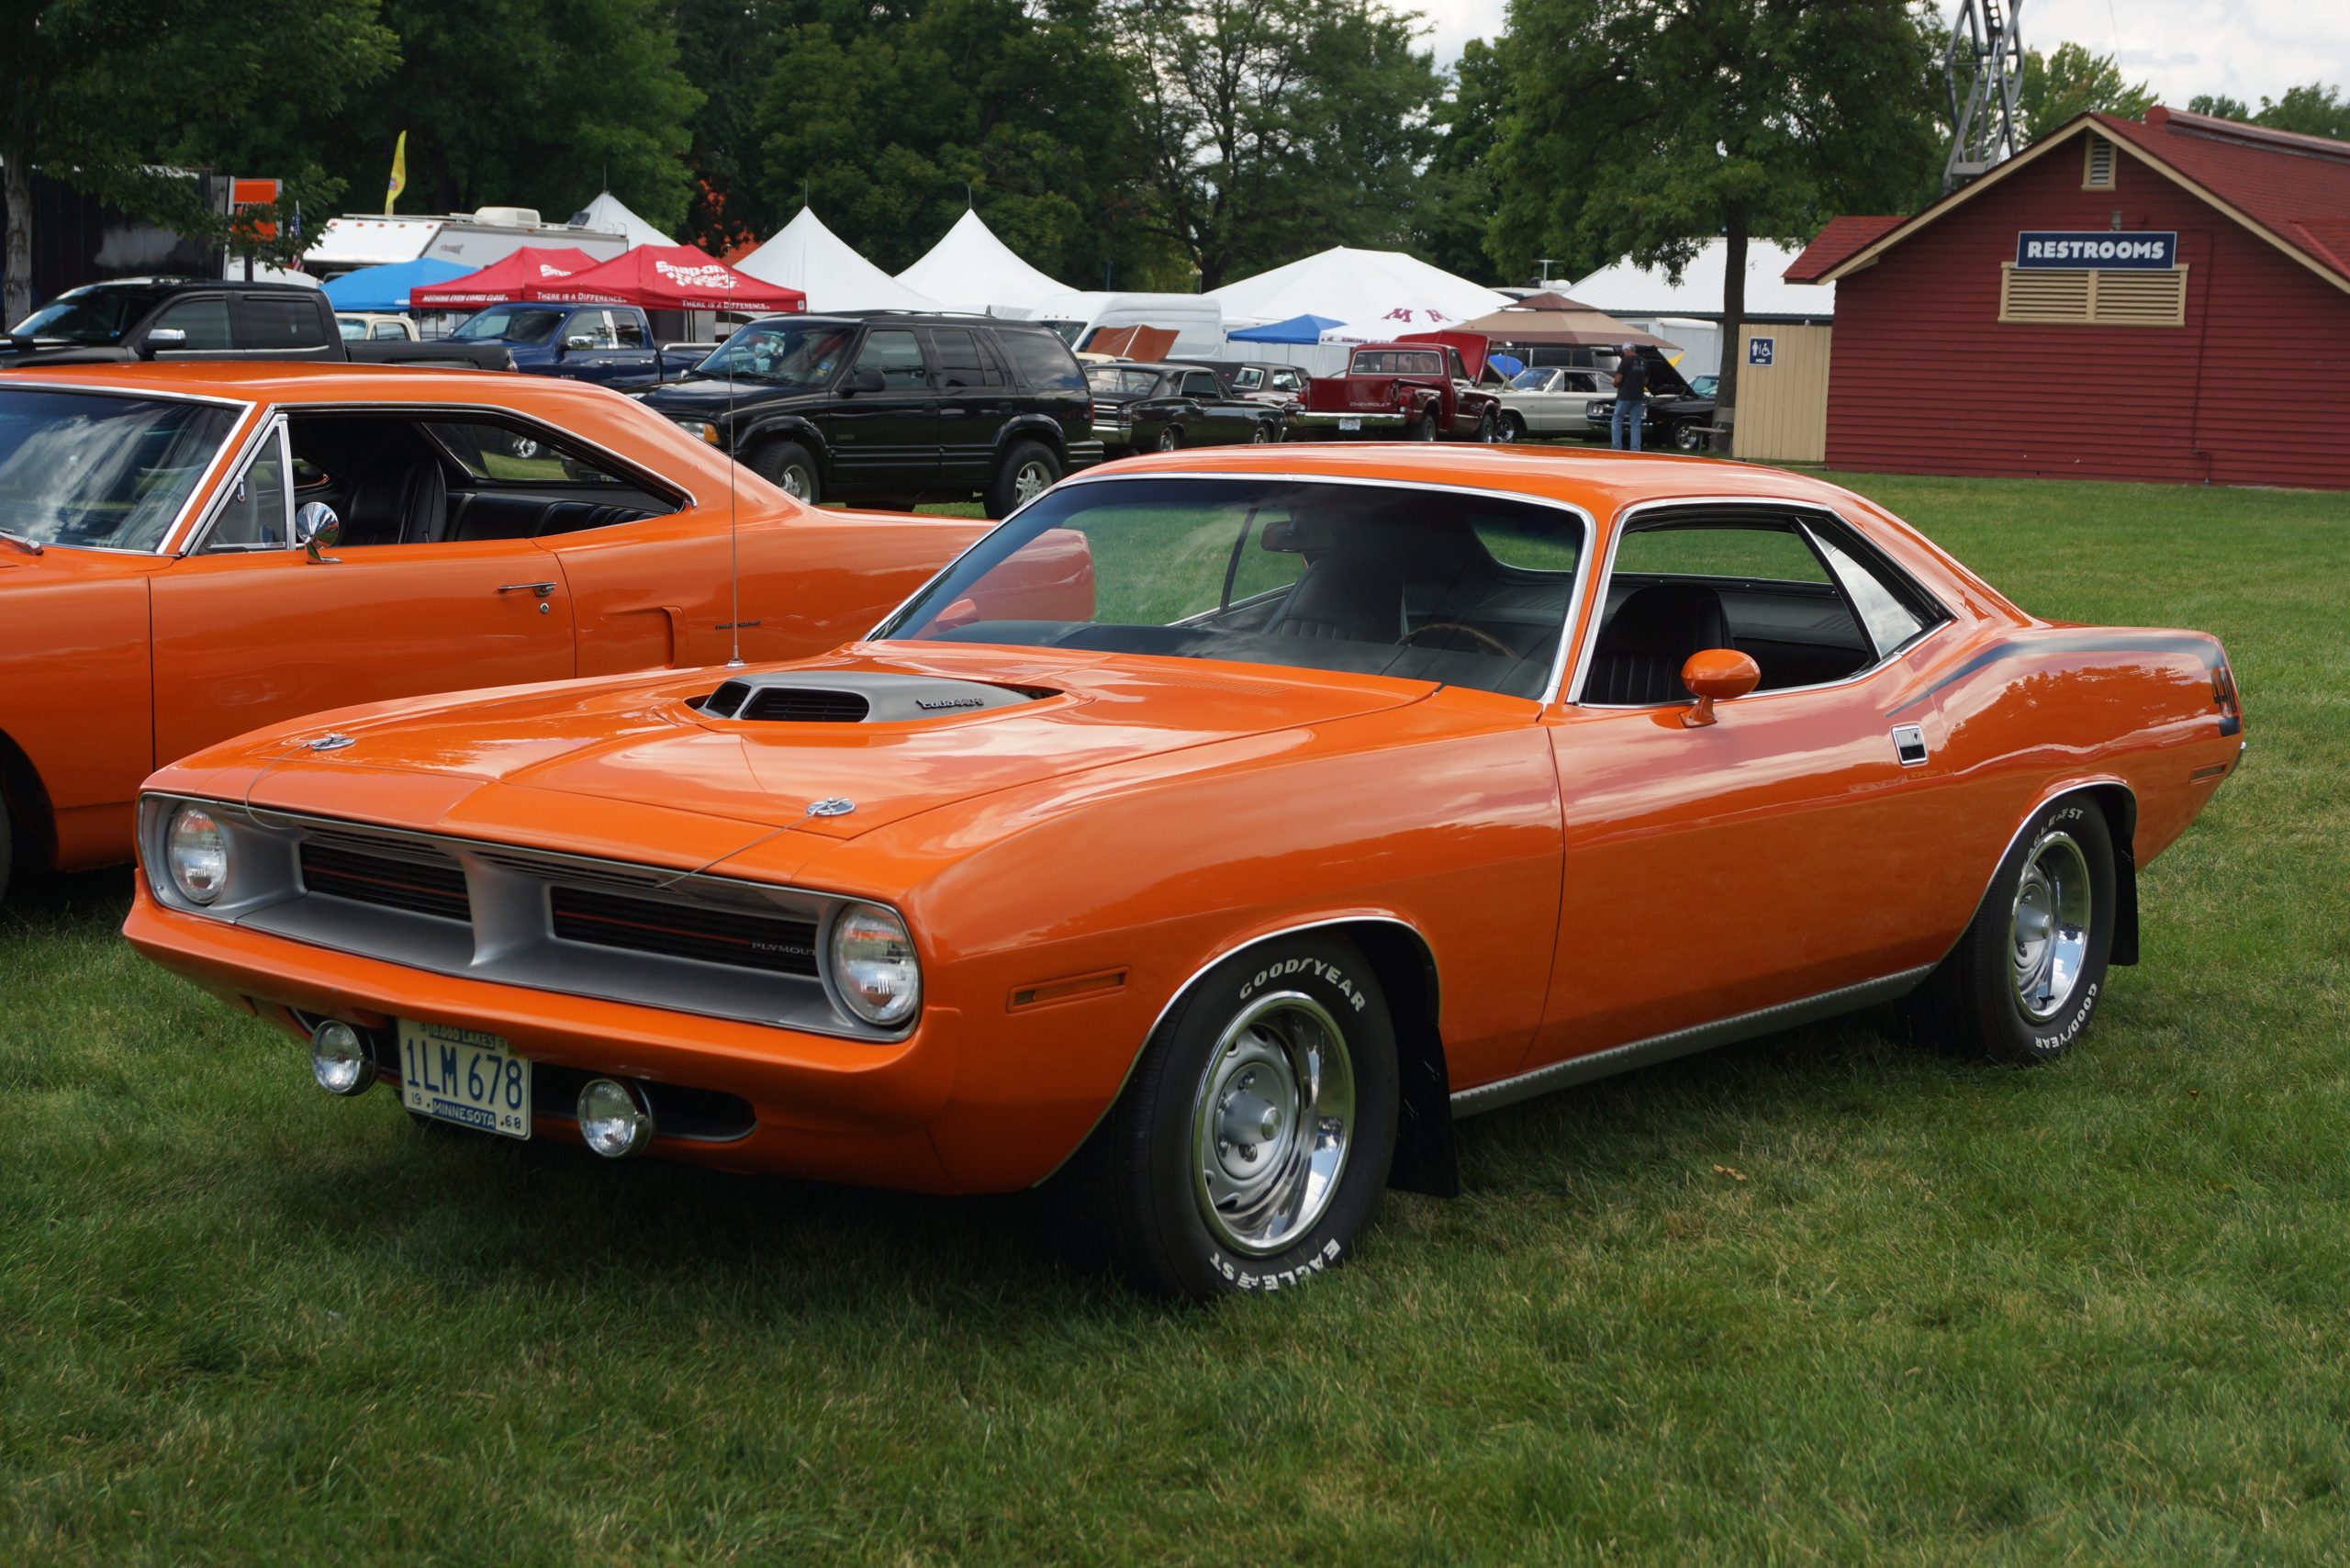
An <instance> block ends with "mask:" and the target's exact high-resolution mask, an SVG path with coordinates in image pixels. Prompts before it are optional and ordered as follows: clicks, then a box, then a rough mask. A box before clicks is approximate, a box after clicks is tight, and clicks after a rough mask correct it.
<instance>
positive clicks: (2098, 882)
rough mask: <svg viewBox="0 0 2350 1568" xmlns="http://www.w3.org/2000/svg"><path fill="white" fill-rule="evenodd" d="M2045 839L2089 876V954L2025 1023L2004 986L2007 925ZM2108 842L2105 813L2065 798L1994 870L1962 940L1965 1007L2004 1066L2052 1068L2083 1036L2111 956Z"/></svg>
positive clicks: (2045, 811) (2035, 821) (2008, 984)
mask: <svg viewBox="0 0 2350 1568" xmlns="http://www.w3.org/2000/svg"><path fill="white" fill-rule="evenodd" d="M2052 832H2063V833H2066V834H2070V835H2071V836H2072V838H2073V841H2074V842H2075V843H2076V844H2078V845H2079V846H2080V847H2081V855H2082V858H2083V859H2084V860H2086V861H2087V864H2088V868H2089V887H2090V899H2089V948H2088V953H2087V957H2086V958H2084V959H2083V961H2082V964H2081V973H2080V978H2079V979H2078V980H2076V981H2075V982H2074V985H2073V992H2072V995H2070V996H2069V997H2067V998H2066V999H2065V1005H2064V1006H2063V1007H2062V1008H2059V1009H2058V1010H2057V1012H2056V1014H2055V1015H2054V1016H2053V1017H2050V1018H2045V1019H2033V1018H2031V1017H2030V1016H2029V1015H2027V1014H2025V1012H2024V1011H2023V1005H2022V1002H2020V1000H2019V999H2018V998H2017V996H2016V993H2015V984H2014V981H2013V979H2012V972H2013V965H2012V957H2011V953H2012V950H2011V948H2010V946H2009V935H2008V924H2009V917H2010V914H2011V913H2012V911H2013V909H2014V907H2015V899H2016V890H2017V886H2018V883H2019V882H2020V879H2021V878H2022V876H2023V868H2024V866H2025V864H2026V863H2027V862H2028V861H2029V860H2030V859H2031V853H2032V850H2033V849H2034V848H2035V847H2036V846H2038V845H2039V844H2040V842H2041V840H2042V838H2043V837H2045V836H2046V835H2047V834H2050V833H2052ZM2114 907H2115V895H2114V867H2113V835H2112V832H2111V829H2110V828H2109V825H2108V824H2107V823H2106V820H2105V812H2104V811H2103V810H2102V809H2101V808H2100V807H2099V806H2098V803H2097V802H2096V801H2093V800H2091V799H2089V798H2088V797H2087V796H2086V795H2068V796H2065V798H2063V799H2061V800H2057V801H2051V802H2050V803H2049V804H2048V805H2046V806H2044V807H2042V809H2041V810H2040V812H2038V814H2036V815H2035V816H2034V817H2033V818H2032V820H2031V823H2030V825H2028V826H2027V827H2025V829H2024V831H2023V832H2022V833H2021V834H2019V835H2018V836H2017V838H2016V843H2015V847H2014V848H2012V849H2010V850H2009V852H2008V857H2007V858H2006V859H2005V860H2003V861H2001V862H2000V863H1999V875H1998V878H1997V880H1996V881H1994V882H1993V884H1992V888H1991V892H1990V896H1988V897H1987V898H1986V899H1985V900H1984V901H1983V907H1982V909H1981V910H1979V911H1978V912H1977V913H1976V914H1975V927H1974V929H1973V930H1971V931H1969V932H1968V934H1967V937H1966V940H1967V943H1968V946H1969V948H1970V952H1969V954H1968V958H1969V962H1968V964H1967V972H1966V976H1965V981H1966V991H1967V993H1968V994H1967V996H1966V1002H1967V1003H1968V1005H1969V1009H1970V1011H1972V1012H1974V1013H1975V1017H1976V1020H1977V1023H1978V1025H1979V1028H1980V1033H1981V1035H1982V1036H1983V1045H1984V1048H1985V1049H1986V1051H1987V1052H1988V1053H1989V1054H1990V1055H1991V1056H1993V1057H1995V1058H1999V1059H2001V1060H2004V1061H2016V1062H2042V1061H2053V1060H2054V1059H2055V1058H2058V1057H2060V1056H2062V1055H2064V1054H2065V1051H2066V1050H2068V1049H2070V1048H2071V1047H2072V1046H2073V1045H2074V1044H2075V1042H2076V1041H2077V1040H2079V1039H2080V1038H2081V1036H2083V1035H2085V1034H2087V1031H2088V1027H2089V1024H2090V1022H2091V1020H2093V1019H2094V1018H2095V1017H2096V1015H2097V1010H2098V1004H2099V1003H2101V1002H2103V1001H2104V999H2105V980H2106V969H2107V963H2108V960H2109V958H2110V956H2111V954H2112V951H2113V925H2114Z"/></svg>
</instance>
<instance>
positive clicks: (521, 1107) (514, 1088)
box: [400, 1018, 531, 1138]
mask: <svg viewBox="0 0 2350 1568" xmlns="http://www.w3.org/2000/svg"><path fill="white" fill-rule="evenodd" d="M400 1101H401V1103H403V1104H405V1105H407V1106H408V1109H409V1110H411V1111H414V1112H415V1113H416V1114H419V1115H420V1116H431V1117H432V1118H433V1119H434V1120H435V1121H442V1122H454V1123H456V1124H457V1125H458V1126H461V1127H477V1128H479V1129H480V1130H481V1131H483V1132H486V1133H497V1134H498V1135H500V1136H501V1137H520V1138H527V1137H530V1136H531V1063H530V1058H527V1057H518V1056H516V1055H515V1054H514V1052H513V1050H512V1048H511V1047H509V1046H508V1045H507V1044H506V1042H505V1041H504V1040H501V1039H499V1038H498V1036H495V1035H485V1034H482V1033H481V1032H480V1031H478V1030H476V1029H452V1028H450V1027H448V1026H447V1025H442V1024H420V1023H418V1022H417V1021H416V1020H414V1019H412V1018H403V1019H401V1020H400Z"/></svg>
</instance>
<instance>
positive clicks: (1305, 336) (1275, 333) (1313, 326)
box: [1225, 316, 1346, 343]
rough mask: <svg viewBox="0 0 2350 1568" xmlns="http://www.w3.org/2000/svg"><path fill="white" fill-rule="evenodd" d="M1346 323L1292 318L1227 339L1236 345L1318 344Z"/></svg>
mask: <svg viewBox="0 0 2350 1568" xmlns="http://www.w3.org/2000/svg"><path fill="white" fill-rule="evenodd" d="M1345 325H1346V323H1345V322H1343V321H1340V320H1338V319H1337V318H1335V317H1330V316H1292V317H1291V318H1290V319H1288V320H1286V321H1275V322H1273V323H1272V324H1271V325H1270V326H1265V327H1244V328H1242V329H1241V330H1239V331H1237V332H1226V333H1225V337H1227V338H1229V339H1231V340H1232V341H1233V342H1236V343H1318V342H1321V341H1322V334H1323V333H1324V332H1326V331H1328V330H1330V329H1331V328H1333V327H1343V326H1345Z"/></svg>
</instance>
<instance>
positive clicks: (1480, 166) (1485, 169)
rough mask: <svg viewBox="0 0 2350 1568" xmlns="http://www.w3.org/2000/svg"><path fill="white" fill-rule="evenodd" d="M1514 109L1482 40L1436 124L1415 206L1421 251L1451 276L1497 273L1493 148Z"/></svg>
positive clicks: (1495, 59)
mask: <svg viewBox="0 0 2350 1568" xmlns="http://www.w3.org/2000/svg"><path fill="white" fill-rule="evenodd" d="M1508 107H1509V75H1508V73H1507V72H1505V70H1504V69H1503V67H1502V59H1501V55H1500V54H1499V53H1498V52H1497V51H1496V50H1494V46H1493V45H1491V44H1489V43H1487V42H1486V41H1485V40H1484V39H1470V40H1469V41H1468V42H1467V43H1466V44H1464V45H1463V46H1462V47H1461V50H1460V61H1459V62H1458V63H1456V64H1455V65H1454V66H1453V71H1452V91H1451V92H1450V93H1449V94H1448V95H1446V97H1445V99H1444V101H1443V102H1442V103H1440V104H1438V106H1437V108H1436V112H1435V115H1434V117H1433V118H1434V120H1435V123H1436V127H1437V129H1438V130H1439V131H1441V132H1442V137H1441V139H1440V140H1438V142H1437V147H1436V151H1435V153H1434V154H1433V155H1431V156H1430V157H1429V159H1428V163H1427V171H1426V173H1425V174H1424V175H1423V177H1422V181H1421V185H1420V196H1419V199H1418V200H1417V202H1416V203H1415V204H1414V207H1413V226H1414V229H1415V230H1416V233H1415V239H1416V241H1417V243H1416V245H1415V247H1414V248H1415V249H1416V250H1420V251H1423V252H1426V253H1427V259H1428V260H1430V261H1432V262H1434V263H1436V264H1437V265H1438V266H1440V267H1442V268H1443V269H1444V270H1445V271H1447V272H1449V273H1458V274H1460V275H1461V276H1463V277H1478V276H1482V275H1483V274H1485V273H1487V272H1488V271H1489V270H1490V269H1491V268H1492V266H1493V262H1492V259H1491V258H1490V257H1488V256H1487V255H1486V254H1485V228H1486V225H1487V224H1488V223H1490V222H1491V221H1492V219H1493V213H1494V174H1493V155H1494V146H1495V145H1496V144H1497V143H1498V142H1499V141H1500V140H1501V126H1502V116H1503V114H1504V113H1505V112H1506V111H1507V109H1508Z"/></svg>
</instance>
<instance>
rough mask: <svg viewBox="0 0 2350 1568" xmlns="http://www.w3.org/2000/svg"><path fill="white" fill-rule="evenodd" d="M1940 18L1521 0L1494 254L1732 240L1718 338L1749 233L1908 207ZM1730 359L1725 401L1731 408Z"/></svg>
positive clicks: (1501, 149) (1651, 248) (1931, 155)
mask: <svg viewBox="0 0 2350 1568" xmlns="http://www.w3.org/2000/svg"><path fill="white" fill-rule="evenodd" d="M1940 33H1941V29H1940V27H1939V24H1938V23H1937V21H1936V19H1935V17H1934V15H1933V13H1932V9H1931V7H1930V6H1924V5H1920V4H1916V3H1912V0H1662V3H1659V0H1516V5H1515V6H1514V8H1513V10H1512V12H1511V26H1510V30H1509V31H1508V32H1507V33H1506V34H1505V35H1504V37H1503V39H1502V54H1503V59H1504V62H1505V64H1506V66H1507V68H1508V70H1509V73H1510V78H1511V84H1512V102H1513V106H1512V108H1511V110H1510V112H1509V114H1508V115H1507V116H1506V117H1505V120H1504V123H1503V128H1502V134H1501V142H1500V145H1499V146H1498V147H1497V148H1496V149H1495V151H1494V184H1495V185H1496V187H1497V188H1498V189H1499V190H1500V192H1501V200H1500V203H1499V206H1498V208H1497V210H1496V212H1495V215H1494V226H1493V230H1492V233H1491V237H1490V240H1489V249H1490V250H1491V252H1492V253H1493V255H1494V259H1495V260H1496V261H1498V262H1500V263H1503V266H1504V269H1505V271H1509V272H1522V271H1524V270H1526V269H1527V267H1529V266H1530V265H1531V264H1532V262H1533V258H1534V257H1535V256H1536V255H1537V254H1538V253H1548V254H1550V255H1552V256H1557V257H1561V258H1567V259H1569V260H1570V262H1571V264H1572V268H1573V269H1574V270H1576V271H1581V270H1583V269H1584V268H1587V267H1596V266H1600V265H1605V264H1606V263H1610V262H1613V261H1615V260H1617V258H1619V257H1623V256H1627V255H1628V256H1630V257H1631V258H1632V259H1633V260H1634V261H1635V262H1636V263H1639V264H1640V265H1643V266H1662V267H1665V268H1667V269H1670V270H1677V269H1679V268H1681V267H1683V266H1685V265H1686V264H1687V263H1688V262H1689V260H1690V259H1691V258H1692V257H1693V256H1695V254H1696V252H1697V250H1698V247H1699V246H1700V245H1702V244H1704V243H1705V242H1706V241H1709V240H1712V239H1714V238H1716V237H1719V238H1721V239H1723V240H1724V241H1727V246H1728V255H1727V258H1726V260H1727V265H1726V269H1725V280H1724V286H1723V291H1722V292H1723V297H1722V317H1723V328H1724V341H1725V342H1726V343H1729V344H1732V345H1734V344H1736V342H1738V335H1737V334H1738V327H1739V323H1740V319H1742V317H1743V316H1744V314H1745V310H1746V251H1747V243H1748V241H1749V240H1750V239H1751V238H1754V237H1757V236H1760V237H1762V238H1767V239H1773V240H1779V241H1786V242H1789V243H1795V242H1798V241H1802V240H1805V239H1807V238H1808V237H1809V236H1810V235H1811V234H1812V233H1813V232H1815V231H1816V230H1818V226H1819V225H1820V223H1821V222H1823V221H1824V220H1825V219H1826V218H1828V217H1829V216H1830V215H1831V214H1834V213H1842V212H1900V211H1905V210H1908V208H1909V207H1911V206H1913V205H1914V204H1915V203H1917V202H1918V201H1919V200H1920V199H1922V198H1923V197H1925V196H1928V195H1930V193H1931V192H1932V190H1933V189H1934V184H1935V180H1936V178H1937V176H1938V174H1939V173H1940V170H1941V165H1942V129H1941V127H1940V124H1939V122H1938V118H1937V115H1936V108H1937V100H1938V99H1939V98H1940V96H1941V95H1942V82H1941V79H1940V55H1941V43H1942V39H1941V36H1940ZM1737 401H1738V355H1737V354H1736V353H1735V352H1732V353H1727V354H1725V355H1724V357H1723V361H1722V378H1721V386H1720V388H1719V393H1718V404H1719V408H1720V410H1721V419H1722V420H1723V422H1725V423H1728V422H1729V421H1730V420H1733V419H1735V417H1736V408H1737Z"/></svg>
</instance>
